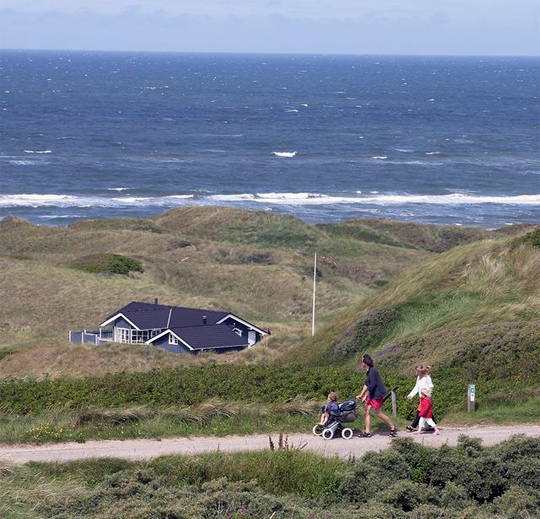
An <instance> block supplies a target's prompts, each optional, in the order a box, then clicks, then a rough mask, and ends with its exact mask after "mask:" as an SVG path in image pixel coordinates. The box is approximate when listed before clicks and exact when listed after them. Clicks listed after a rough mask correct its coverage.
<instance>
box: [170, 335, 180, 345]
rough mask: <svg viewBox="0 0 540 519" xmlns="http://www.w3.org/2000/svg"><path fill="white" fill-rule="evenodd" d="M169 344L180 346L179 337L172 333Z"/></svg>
mask: <svg viewBox="0 0 540 519" xmlns="http://www.w3.org/2000/svg"><path fill="white" fill-rule="evenodd" d="M169 344H178V337H176V335H173V334H172V333H169Z"/></svg>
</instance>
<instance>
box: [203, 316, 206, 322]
mask: <svg viewBox="0 0 540 519" xmlns="http://www.w3.org/2000/svg"><path fill="white" fill-rule="evenodd" d="M202 323H203V324H206V315H203V316H202Z"/></svg>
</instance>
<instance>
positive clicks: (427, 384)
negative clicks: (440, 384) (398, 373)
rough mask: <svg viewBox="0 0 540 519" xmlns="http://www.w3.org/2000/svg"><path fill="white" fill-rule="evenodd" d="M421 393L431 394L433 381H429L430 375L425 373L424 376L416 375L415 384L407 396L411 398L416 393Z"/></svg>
mask: <svg viewBox="0 0 540 519" xmlns="http://www.w3.org/2000/svg"><path fill="white" fill-rule="evenodd" d="M422 391H423V394H424V395H426V396H431V392H432V391H433V382H432V381H431V377H430V376H429V375H425V376H424V377H422V378H420V377H416V385H415V386H414V387H413V390H412V391H411V392H410V393H409V398H412V397H413V396H414V395H416V393H418V394H420V395H421V394H422Z"/></svg>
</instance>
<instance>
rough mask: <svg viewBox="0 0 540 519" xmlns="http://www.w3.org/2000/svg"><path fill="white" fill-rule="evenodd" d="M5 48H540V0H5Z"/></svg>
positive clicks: (1, 28) (498, 52) (1, 9)
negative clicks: (140, 0)
mask: <svg viewBox="0 0 540 519" xmlns="http://www.w3.org/2000/svg"><path fill="white" fill-rule="evenodd" d="M0 48H4V49H51V50H52V49H65V50H99V51H103V50H127V51H165V52H250V53H287V54H291V53H292V54H296V53H299V54H305V53H309V54H395V55H475V56H540V0H151V1H150V0H146V1H143V2H137V0H90V1H88V0H84V1H83V0H45V1H44V0H0Z"/></svg>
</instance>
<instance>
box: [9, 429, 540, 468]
mask: <svg viewBox="0 0 540 519" xmlns="http://www.w3.org/2000/svg"><path fill="white" fill-rule="evenodd" d="M460 434H466V435H467V436H471V437H475V438H481V439H482V440H483V445H486V446H487V445H495V444H497V443H500V442H502V441H505V440H507V439H509V438H510V437H511V436H513V435H514V434H526V435H528V436H538V437H540V424H537V425H514V426H492V427H462V428H444V429H441V434H440V436H434V435H432V434H422V435H414V436H413V435H412V434H411V433H407V432H401V431H400V432H399V435H398V436H400V437H407V438H414V441H416V442H420V443H423V444H424V445H426V446H430V447H440V446H441V445H444V444H448V445H456V443H457V439H458V437H459V435H460ZM270 436H271V437H272V441H273V443H274V444H275V446H276V448H277V444H278V438H279V434H278V433H274V434H271V435H270ZM286 438H287V441H288V444H289V445H291V446H292V447H302V446H303V448H304V449H305V450H309V451H313V452H317V453H319V454H322V455H325V456H336V455H337V456H339V457H342V458H347V457H349V456H361V455H362V454H364V453H365V452H368V451H370V450H381V449H384V448H386V447H388V446H389V445H390V441H391V438H390V437H389V436H388V434H387V433H386V432H383V433H381V434H375V435H374V436H372V437H371V438H357V437H353V438H352V439H350V440H344V439H342V438H336V439H333V440H329V441H327V440H324V439H322V438H320V437H317V436H313V435H311V434H308V433H305V434H289V435H288V436H287V437H286ZM269 447H270V443H269V439H268V435H266V434H259V435H255V436H225V437H191V438H189V437H187V438H164V439H162V440H104V441H88V442H86V443H51V444H45V445H7V444H0V459H6V460H10V461H12V462H13V463H17V464H20V463H27V462H29V461H50V462H65V461H73V460H80V459H87V458H109V457H111V458H112V457H115V458H124V459H129V460H140V459H149V458H156V457H158V456H164V455H167V454H198V453H203V452H215V451H226V452H238V451H252V450H264V449H268V448H269Z"/></svg>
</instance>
